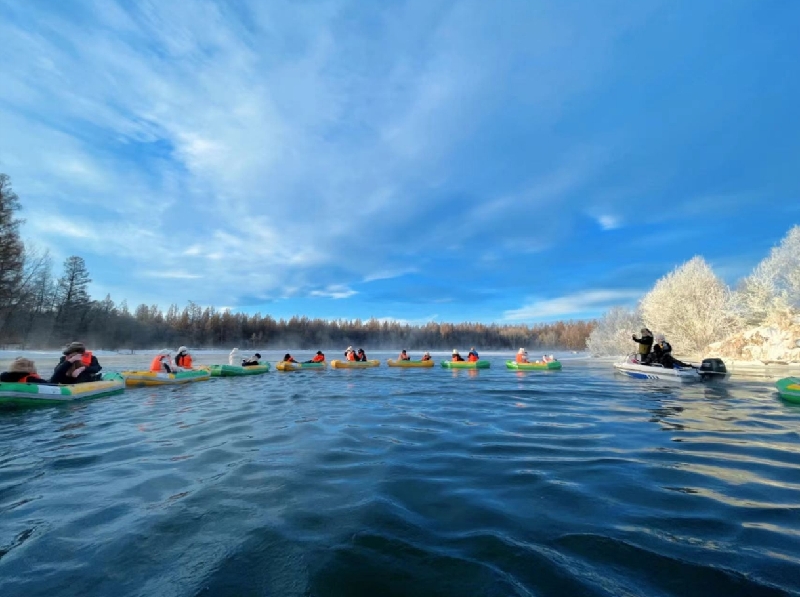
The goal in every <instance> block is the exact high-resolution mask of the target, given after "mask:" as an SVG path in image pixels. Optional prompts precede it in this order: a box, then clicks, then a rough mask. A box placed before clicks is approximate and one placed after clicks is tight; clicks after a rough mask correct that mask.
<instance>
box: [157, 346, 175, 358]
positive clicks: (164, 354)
mask: <svg viewBox="0 0 800 597" xmlns="http://www.w3.org/2000/svg"><path fill="white" fill-rule="evenodd" d="M171 354H172V351H171V350H170V349H169V348H162V349H161V350H159V351H158V355H159V356H162V357H167V356H169V355H171Z"/></svg>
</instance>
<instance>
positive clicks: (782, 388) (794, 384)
mask: <svg viewBox="0 0 800 597" xmlns="http://www.w3.org/2000/svg"><path fill="white" fill-rule="evenodd" d="M775 386H776V387H777V388H778V394H780V396H781V398H783V399H784V400H786V401H787V402H793V403H795V404H800V377H784V378H783V379H779V380H778V381H776V382H775Z"/></svg>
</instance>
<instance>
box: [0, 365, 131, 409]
mask: <svg viewBox="0 0 800 597" xmlns="http://www.w3.org/2000/svg"><path fill="white" fill-rule="evenodd" d="M124 391H125V381H124V380H123V379H122V377H121V376H120V375H118V374H116V373H113V374H110V375H106V376H104V377H103V379H102V380H100V381H90V382H86V383H78V384H73V385H58V386H48V385H42V384H33V383H2V382H0V405H2V406H53V405H56V404H67V403H70V402H77V401H79V400H89V399H93V398H103V397H105V396H114V395H116V394H121V393H122V392H124Z"/></svg>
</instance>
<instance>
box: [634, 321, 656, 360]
mask: <svg viewBox="0 0 800 597" xmlns="http://www.w3.org/2000/svg"><path fill="white" fill-rule="evenodd" d="M641 333H642V337H641V338H637V337H636V334H634V335H633V336H631V338H633V341H634V342H636V343H638V344H639V362H640V363H641V364H642V365H648V364H649V363H650V349H651V348H652V347H653V332H651V331H650V330H648V329H647V328H642V330H641Z"/></svg>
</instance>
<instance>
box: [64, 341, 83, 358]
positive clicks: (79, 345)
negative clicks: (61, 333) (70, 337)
mask: <svg viewBox="0 0 800 597" xmlns="http://www.w3.org/2000/svg"><path fill="white" fill-rule="evenodd" d="M76 352H80V353H84V352H86V346H84V344H83V342H70V343H69V344H67V347H66V348H65V349H64V350H63V352H62V354H63V355H64V356H69V355H71V354H75V353H76Z"/></svg>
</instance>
